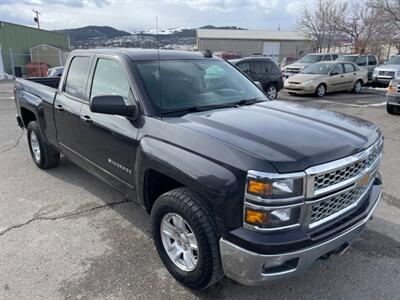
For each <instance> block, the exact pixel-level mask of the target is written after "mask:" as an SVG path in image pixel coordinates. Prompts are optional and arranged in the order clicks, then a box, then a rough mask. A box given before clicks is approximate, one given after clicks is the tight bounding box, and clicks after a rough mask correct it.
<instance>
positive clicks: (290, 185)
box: [247, 177, 304, 199]
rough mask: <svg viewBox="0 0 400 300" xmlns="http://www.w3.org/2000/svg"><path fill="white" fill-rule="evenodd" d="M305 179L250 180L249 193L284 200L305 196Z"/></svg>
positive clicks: (248, 184)
mask: <svg viewBox="0 0 400 300" xmlns="http://www.w3.org/2000/svg"><path fill="white" fill-rule="evenodd" d="M303 185H304V181H303V178H302V177H301V178H249V179H248V181H247V193H249V194H252V195H256V196H259V197H261V198H265V199H282V198H293V197H300V196H302V195H303V192H304V191H303Z"/></svg>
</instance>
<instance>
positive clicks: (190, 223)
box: [151, 188, 223, 289]
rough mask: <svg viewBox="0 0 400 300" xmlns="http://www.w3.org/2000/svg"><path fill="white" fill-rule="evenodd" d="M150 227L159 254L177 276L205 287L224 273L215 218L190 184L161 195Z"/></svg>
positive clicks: (179, 279)
mask: <svg viewBox="0 0 400 300" xmlns="http://www.w3.org/2000/svg"><path fill="white" fill-rule="evenodd" d="M151 228H152V234H153V239H154V244H155V247H156V249H157V252H158V255H159V256H160V258H161V260H162V262H163V264H164V265H165V267H166V268H167V270H168V271H169V272H170V273H171V275H172V276H173V277H174V278H175V279H176V280H178V281H179V282H181V283H183V284H184V285H186V286H187V287H189V288H191V289H204V288H207V287H209V286H211V285H213V284H214V283H216V282H217V281H219V280H220V279H221V278H222V277H223V272H222V266H221V260H220V254H219V245H218V238H217V234H216V230H215V224H214V219H213V218H212V215H211V214H210V212H209V209H207V207H206V205H205V202H204V199H202V198H201V197H200V196H198V195H196V194H195V193H193V192H191V191H190V190H188V189H187V188H177V189H174V190H172V191H169V192H167V193H165V194H163V195H161V196H160V197H159V198H158V199H157V200H156V202H155V203H154V206H153V209H152V211H151Z"/></svg>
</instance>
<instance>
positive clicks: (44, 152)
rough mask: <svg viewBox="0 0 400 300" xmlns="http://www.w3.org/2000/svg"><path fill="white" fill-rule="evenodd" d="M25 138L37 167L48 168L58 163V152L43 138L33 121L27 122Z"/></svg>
mask: <svg viewBox="0 0 400 300" xmlns="http://www.w3.org/2000/svg"><path fill="white" fill-rule="evenodd" d="M27 138H28V145H29V151H30V152H31V156H32V159H33V161H34V163H35V164H36V165H37V166H38V167H39V168H41V169H50V168H53V167H56V166H57V165H58V164H59V163H60V152H58V151H57V150H55V149H53V148H52V147H51V146H50V145H49V144H47V143H46V142H45V141H44V140H43V138H42V135H41V133H40V130H39V127H38V125H37V123H36V122H35V121H32V122H29V124H28V127H27Z"/></svg>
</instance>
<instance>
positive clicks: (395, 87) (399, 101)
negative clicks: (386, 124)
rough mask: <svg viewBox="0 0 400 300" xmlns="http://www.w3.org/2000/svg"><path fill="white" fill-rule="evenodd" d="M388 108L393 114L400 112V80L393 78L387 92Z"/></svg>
mask: <svg viewBox="0 0 400 300" xmlns="http://www.w3.org/2000/svg"><path fill="white" fill-rule="evenodd" d="M386 100H387V104H386V108H387V112H388V113H389V114H391V115H398V114H400V80H392V81H391V82H390V84H389V87H388V91H387V93H386Z"/></svg>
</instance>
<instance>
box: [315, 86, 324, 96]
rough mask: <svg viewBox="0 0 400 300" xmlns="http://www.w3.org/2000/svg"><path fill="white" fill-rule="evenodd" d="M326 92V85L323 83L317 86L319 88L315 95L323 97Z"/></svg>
mask: <svg viewBox="0 0 400 300" xmlns="http://www.w3.org/2000/svg"><path fill="white" fill-rule="evenodd" d="M325 94H326V85H325V84H323V83H321V84H319V85H318V86H317V89H316V90H315V96H317V97H323V96H325Z"/></svg>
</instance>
